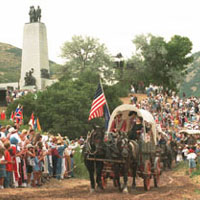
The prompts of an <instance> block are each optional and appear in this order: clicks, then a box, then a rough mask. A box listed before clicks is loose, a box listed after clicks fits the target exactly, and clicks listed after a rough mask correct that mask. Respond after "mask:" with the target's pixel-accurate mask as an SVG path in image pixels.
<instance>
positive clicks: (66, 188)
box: [0, 171, 200, 200]
mask: <svg viewBox="0 0 200 200" xmlns="http://www.w3.org/2000/svg"><path fill="white" fill-rule="evenodd" d="M136 181H137V190H136V191H130V188H129V194H122V193H120V192H119V191H118V190H117V188H114V186H113V185H112V181H111V180H109V181H108V186H107V188H106V189H105V190H104V191H103V192H95V193H94V194H90V193H89V181H88V180H82V179H75V178H74V179H66V180H63V181H61V182H59V181H57V180H55V179H52V180H51V182H50V183H48V184H45V185H44V186H42V187H40V188H24V189H22V188H18V189H4V190H1V191H0V200H25V199H27V200H30V199H34V200H40V199H41V200H42V199H43V200H54V199H55V200H61V199H62V200H63V199H71V200H72V199H90V200H95V199H97V200H100V199H103V200H110V199H115V200H117V199H126V200H128V199H134V200H136V199H137V200H139V199H142V200H146V199H148V200H149V199H153V200H170V199H173V200H177V199H181V200H188V199H192V200H200V186H198V185H197V184H194V183H192V181H191V179H190V178H189V176H186V175H184V172H172V171H168V172H164V173H163V174H162V176H161V179H160V186H159V188H154V187H153V183H151V185H152V188H151V190H150V191H148V192H145V191H144V189H143V183H142V179H141V178H137V180H136ZM129 185H131V183H129Z"/></svg>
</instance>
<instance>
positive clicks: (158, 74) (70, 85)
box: [7, 35, 193, 138]
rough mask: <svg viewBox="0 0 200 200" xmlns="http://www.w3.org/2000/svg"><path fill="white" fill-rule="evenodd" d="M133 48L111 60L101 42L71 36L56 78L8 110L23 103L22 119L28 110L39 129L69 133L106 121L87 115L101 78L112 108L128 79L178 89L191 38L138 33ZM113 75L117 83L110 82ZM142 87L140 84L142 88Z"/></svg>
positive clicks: (188, 58)
mask: <svg viewBox="0 0 200 200" xmlns="http://www.w3.org/2000/svg"><path fill="white" fill-rule="evenodd" d="M133 43H134V44H135V45H136V47H137V51H136V54H135V55H133V56H132V58H130V59H129V60H127V61H124V60H122V54H120V53H119V54H118V55H117V56H116V58H117V59H118V60H115V59H114V58H113V56H112V55H110V54H109V52H108V49H107V48H106V46H105V45H104V44H101V43H100V42H99V40H98V39H95V38H91V37H82V36H74V37H73V38H72V40H71V41H67V42H65V43H64V45H63V47H62V57H63V58H64V59H66V64H65V65H64V66H63V67H62V77H61V78H60V81H59V82H57V83H55V84H53V85H52V86H50V87H48V88H47V89H46V90H45V91H38V92H37V94H28V95H26V96H23V97H22V98H20V99H18V100H16V101H15V102H14V103H13V104H10V105H9V107H8V109H7V116H10V114H11V112H12V111H15V109H16V107H17V105H18V104H21V105H22V106H23V111H24V123H25V124H27V123H28V121H29V119H30V116H31V114H32V112H34V114H35V116H36V117H38V118H39V119H40V123H41V124H42V129H43V131H48V132H50V133H54V134H57V133H60V134H61V135H67V136H69V137H70V138H76V137H79V136H80V135H86V134H87V131H88V130H91V128H92V126H93V125H94V124H98V125H100V126H101V127H104V123H105V122H104V120H103V118H100V119H94V120H91V121H88V116H89V111H90V108H91V103H92V100H93V97H94V94H95V91H96V88H97V85H98V83H99V79H100V78H101V80H102V83H103V86H104V93H105V95H106V98H107V102H108V105H109V108H110V112H112V111H113V109H114V108H115V107H116V106H118V105H120V104H121V103H122V102H121V101H120V99H119V97H123V96H127V94H128V92H129V90H130V84H134V85H141V82H142V83H143V84H142V85H141V87H143V89H144V87H145V86H148V85H149V83H152V84H156V85H162V86H163V87H164V89H166V90H167V89H171V90H178V84H180V83H181V80H183V79H184V76H185V75H186V73H187V71H186V70H187V65H188V64H189V63H191V62H192V60H193V57H192V56H191V49H192V43H191V41H190V40H189V39H188V38H186V37H181V36H174V37H172V38H171V40H170V41H168V42H166V41H165V40H164V38H162V37H155V36H153V35H147V36H144V35H141V36H138V37H136V38H135V39H134V40H133ZM113 80H115V81H117V84H114V85H112V84H111V85H109V84H107V83H111V82H112V81H113ZM140 89H141V88H140Z"/></svg>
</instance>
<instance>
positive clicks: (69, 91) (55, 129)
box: [7, 70, 121, 138]
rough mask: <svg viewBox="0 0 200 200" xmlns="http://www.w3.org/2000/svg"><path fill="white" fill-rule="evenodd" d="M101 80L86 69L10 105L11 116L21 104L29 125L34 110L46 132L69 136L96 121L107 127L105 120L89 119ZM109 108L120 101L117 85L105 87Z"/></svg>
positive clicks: (83, 133)
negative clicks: (77, 74) (76, 77)
mask: <svg viewBox="0 0 200 200" xmlns="http://www.w3.org/2000/svg"><path fill="white" fill-rule="evenodd" d="M98 82H99V76H98V74H97V73H91V72H90V71H87V70H86V71H84V72H83V73H82V74H81V75H80V77H79V79H76V80H71V79H63V80H61V81H59V82H57V83H55V84H53V85H52V86H51V87H49V88H47V89H46V90H45V91H43V92H38V93H37V98H34V95H32V94H30V95H27V96H24V97H23V98H20V99H19V100H17V102H15V103H14V104H15V105H13V104H10V105H9V107H8V113H7V114H8V116H10V113H11V111H12V110H14V109H16V106H17V105H18V104H21V105H23V108H24V119H25V120H24V123H25V124H27V123H28V121H29V119H30V116H31V113H32V112H34V114H35V115H36V116H37V117H39V120H40V124H41V127H42V130H43V131H48V132H50V133H55V134H57V133H60V134H61V135H67V136H68V137H70V138H76V137H79V136H80V135H86V134H87V133H88V131H90V130H91V129H92V126H93V125H94V124H97V125H100V126H102V127H104V123H105V122H104V119H103V118H98V119H93V120H91V121H88V117H89V111H90V108H91V104H92V101H93V97H94V94H95V91H96V89H97V85H98ZM104 93H105V96H106V98H107V102H108V105H109V107H110V111H111V112H112V110H113V109H114V108H115V107H116V106H118V105H119V104H121V101H120V100H119V98H118V96H117V93H116V88H115V87H113V86H106V85H105V87H104Z"/></svg>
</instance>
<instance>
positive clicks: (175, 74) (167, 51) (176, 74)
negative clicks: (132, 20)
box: [129, 34, 192, 90]
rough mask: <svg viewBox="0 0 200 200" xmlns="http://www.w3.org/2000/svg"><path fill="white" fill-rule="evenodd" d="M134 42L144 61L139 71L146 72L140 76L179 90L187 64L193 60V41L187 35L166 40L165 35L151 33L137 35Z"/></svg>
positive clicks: (138, 53)
mask: <svg viewBox="0 0 200 200" xmlns="http://www.w3.org/2000/svg"><path fill="white" fill-rule="evenodd" d="M133 43H134V44H135V46H136V51H137V54H136V56H137V57H138V59H139V60H140V63H142V64H140V65H141V66H142V70H137V71H139V72H142V73H145V74H146V75H145V76H144V77H143V78H142V77H141V76H138V77H140V78H142V79H144V82H146V83H148V82H151V83H153V84H156V85H162V86H163V87H164V88H169V89H173V90H177V86H178V83H180V82H181V79H182V78H183V77H184V75H185V72H186V71H185V70H186V67H187V65H188V64H189V63H190V62H192V56H190V53H191V50H192V42H191V41H190V40H189V39H188V38H187V37H181V36H178V35H175V36H174V37H172V38H171V40H170V41H169V42H166V41H165V40H164V38H163V37H156V36H153V35H151V34H149V35H147V36H145V35H139V36H137V37H136V38H135V39H134V40H133ZM129 62H131V60H130V61H129ZM133 69H136V68H133ZM140 69H141V68H140ZM139 74H141V73H139Z"/></svg>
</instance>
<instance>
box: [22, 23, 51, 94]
mask: <svg viewBox="0 0 200 200" xmlns="http://www.w3.org/2000/svg"><path fill="white" fill-rule="evenodd" d="M41 70H46V72H47V73H49V58H48V47H47V33H46V27H45V24H44V23H40V22H35V23H27V24H25V26H24V36H23V50H22V64H21V76H20V84H19V85H20V89H23V88H26V86H27V85H26V84H25V77H26V76H27V73H29V72H30V71H33V73H32V76H33V77H34V78H35V80H36V83H35V87H36V90H43V89H45V87H46V85H45V82H44V80H42V79H43V78H42V77H41Z"/></svg>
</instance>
